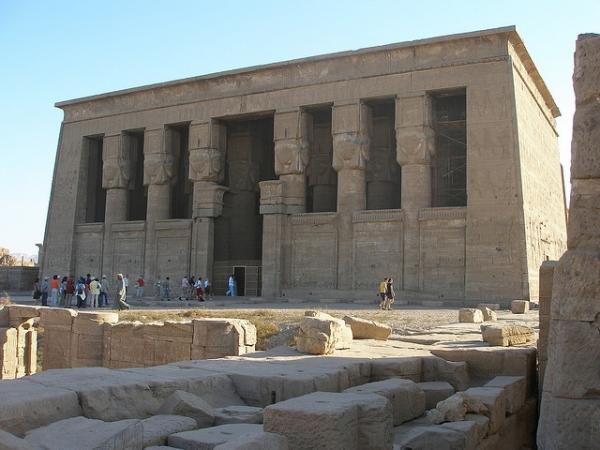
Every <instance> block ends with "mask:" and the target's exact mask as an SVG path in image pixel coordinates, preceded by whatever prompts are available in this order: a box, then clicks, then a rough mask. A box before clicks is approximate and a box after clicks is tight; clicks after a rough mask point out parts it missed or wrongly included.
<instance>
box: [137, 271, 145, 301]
mask: <svg viewBox="0 0 600 450" xmlns="http://www.w3.org/2000/svg"><path fill="white" fill-rule="evenodd" d="M144 284H145V283H144V277H143V276H142V275H140V277H139V278H138V279H137V280H136V282H135V296H136V297H137V298H142V297H143V296H144Z"/></svg>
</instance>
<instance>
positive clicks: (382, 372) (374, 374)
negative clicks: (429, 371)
mask: <svg viewBox="0 0 600 450" xmlns="http://www.w3.org/2000/svg"><path fill="white" fill-rule="evenodd" d="M422 374H423V359H422V358H420V357H404V358H381V359H374V360H373V361H372V363H371V379H372V380H373V381H381V380H387V379H388V378H392V377H399V378H406V379H410V380H412V381H414V382H419V381H421V377H422Z"/></svg>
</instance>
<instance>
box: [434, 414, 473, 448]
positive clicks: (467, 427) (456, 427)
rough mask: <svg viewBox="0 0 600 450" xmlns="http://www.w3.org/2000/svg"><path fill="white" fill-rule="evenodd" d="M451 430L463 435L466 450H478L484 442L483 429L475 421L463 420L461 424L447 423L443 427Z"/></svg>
mask: <svg viewBox="0 0 600 450" xmlns="http://www.w3.org/2000/svg"><path fill="white" fill-rule="evenodd" d="M441 426H442V427H445V428H449V429H450V430H453V431H456V432H458V433H461V434H462V435H463V436H464V439H465V446H464V449H465V450H477V449H478V448H479V447H478V446H479V443H480V442H481V441H482V440H483V438H484V435H482V433H481V431H482V427H481V426H480V424H478V423H477V422H474V421H469V420H461V421H460V422H446V423H443V424H442V425H441Z"/></svg>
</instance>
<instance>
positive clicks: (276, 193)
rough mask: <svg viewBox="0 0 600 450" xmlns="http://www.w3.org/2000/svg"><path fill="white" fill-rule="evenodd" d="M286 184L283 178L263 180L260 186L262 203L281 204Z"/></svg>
mask: <svg viewBox="0 0 600 450" xmlns="http://www.w3.org/2000/svg"><path fill="white" fill-rule="evenodd" d="M284 185H285V183H284V182H283V181H281V180H270V181H261V182H260V183H259V186H260V204H261V205H281V204H283V203H284V202H283V198H284Z"/></svg>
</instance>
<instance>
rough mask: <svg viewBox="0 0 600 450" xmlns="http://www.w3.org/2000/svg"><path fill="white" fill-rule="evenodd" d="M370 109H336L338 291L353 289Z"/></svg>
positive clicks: (341, 106) (364, 203) (353, 105)
mask: <svg viewBox="0 0 600 450" xmlns="http://www.w3.org/2000/svg"><path fill="white" fill-rule="evenodd" d="M370 123H371V113H370V108H369V107H367V106H366V105H365V104H363V103H361V102H360V101H355V102H352V103H346V104H338V103H336V104H335V105H334V106H333V115H332V133H333V168H334V169H335V171H336V172H337V173H338V191H337V213H338V280H337V287H338V289H352V288H353V272H354V271H353V266H354V261H353V253H354V252H353V248H354V244H353V236H352V215H353V213H354V212H355V211H360V210H364V209H366V207H367V182H366V169H367V161H368V159H369V135H370V132H369V126H370Z"/></svg>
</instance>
